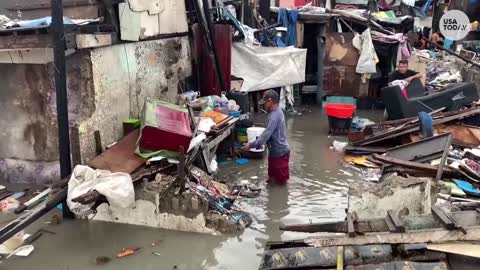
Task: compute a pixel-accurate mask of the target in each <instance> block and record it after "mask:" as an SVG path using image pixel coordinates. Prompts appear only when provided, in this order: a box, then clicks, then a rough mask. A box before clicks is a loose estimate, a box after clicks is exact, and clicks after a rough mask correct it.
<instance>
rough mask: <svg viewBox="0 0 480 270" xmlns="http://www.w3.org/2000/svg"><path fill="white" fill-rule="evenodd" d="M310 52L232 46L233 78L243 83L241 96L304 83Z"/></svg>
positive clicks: (294, 49)
mask: <svg viewBox="0 0 480 270" xmlns="http://www.w3.org/2000/svg"><path fill="white" fill-rule="evenodd" d="M306 62H307V50H306V49H298V48H293V47H287V48H278V47H260V46H254V45H249V44H243V43H234V44H233V46H232V74H233V75H234V76H236V77H239V78H242V79H244V83H243V85H242V88H241V89H240V91H241V92H252V91H259V90H265V89H271V88H275V87H282V86H287V85H292V84H297V83H302V82H305V67H306Z"/></svg>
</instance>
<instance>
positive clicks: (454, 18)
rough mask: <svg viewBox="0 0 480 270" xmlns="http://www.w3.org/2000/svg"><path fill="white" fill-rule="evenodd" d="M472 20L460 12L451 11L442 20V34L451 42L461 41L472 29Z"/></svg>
mask: <svg viewBox="0 0 480 270" xmlns="http://www.w3.org/2000/svg"><path fill="white" fill-rule="evenodd" d="M471 27H472V26H471V24H470V19H468V16H467V14H465V13H463V12H462V11H460V10H450V11H447V12H446V13H445V14H443V16H442V18H440V32H441V33H442V35H444V36H445V37H446V38H448V39H450V40H461V39H463V38H465V37H466V36H467V35H468V32H470V29H471Z"/></svg>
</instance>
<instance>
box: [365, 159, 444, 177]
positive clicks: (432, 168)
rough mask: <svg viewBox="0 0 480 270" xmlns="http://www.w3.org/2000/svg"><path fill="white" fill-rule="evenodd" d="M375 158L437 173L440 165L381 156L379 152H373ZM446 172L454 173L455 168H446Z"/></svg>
mask: <svg viewBox="0 0 480 270" xmlns="http://www.w3.org/2000/svg"><path fill="white" fill-rule="evenodd" d="M373 158H374V159H376V160H378V161H381V162H384V163H389V164H394V165H400V166H402V167H405V168H409V169H415V170H422V171H428V172H433V173H437V171H438V167H437V166H432V165H429V164H423V163H418V162H411V161H406V160H401V159H397V158H391V157H386V156H381V155H378V154H373ZM444 171H445V172H447V173H450V174H451V173H453V170H452V169H450V168H445V169H444Z"/></svg>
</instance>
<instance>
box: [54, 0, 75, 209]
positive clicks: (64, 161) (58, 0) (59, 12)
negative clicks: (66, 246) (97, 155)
mask: <svg viewBox="0 0 480 270" xmlns="http://www.w3.org/2000/svg"><path fill="white" fill-rule="evenodd" d="M51 6H52V25H51V28H52V44H53V54H54V65H55V92H56V98H57V122H58V149H59V151H58V152H59V156H60V176H61V178H62V179H63V178H65V177H67V176H69V175H70V174H71V173H72V160H71V157H70V133H69V123H68V99H67V73H66V72H67V70H66V67H65V66H66V63H65V62H66V60H65V29H64V25H63V1H62V0H51ZM62 209H63V216H64V217H69V218H73V214H72V212H70V210H69V209H68V206H67V203H66V201H64V202H63V203H62Z"/></svg>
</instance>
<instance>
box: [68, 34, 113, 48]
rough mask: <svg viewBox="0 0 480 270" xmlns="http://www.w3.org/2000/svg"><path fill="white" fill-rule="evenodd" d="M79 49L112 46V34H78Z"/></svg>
mask: <svg viewBox="0 0 480 270" xmlns="http://www.w3.org/2000/svg"><path fill="white" fill-rule="evenodd" d="M76 43H77V49H88V48H96V47H103V46H109V45H112V34H77V35H76Z"/></svg>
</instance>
